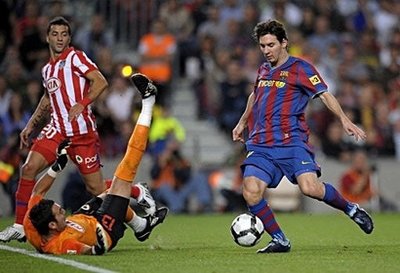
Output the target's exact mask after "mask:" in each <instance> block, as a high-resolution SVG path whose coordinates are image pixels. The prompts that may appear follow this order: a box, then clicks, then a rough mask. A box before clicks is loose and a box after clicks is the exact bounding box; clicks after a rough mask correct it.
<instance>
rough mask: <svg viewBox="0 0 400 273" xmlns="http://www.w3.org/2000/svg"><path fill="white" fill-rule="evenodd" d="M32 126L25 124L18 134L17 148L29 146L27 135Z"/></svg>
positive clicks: (30, 131)
mask: <svg viewBox="0 0 400 273" xmlns="http://www.w3.org/2000/svg"><path fill="white" fill-rule="evenodd" d="M32 131H33V128H32V127H31V126H28V125H27V126H26V127H25V128H24V129H23V130H22V131H21V133H20V134H19V139H20V142H19V148H20V149H22V148H24V147H28V146H29V136H30V135H31V133H32Z"/></svg>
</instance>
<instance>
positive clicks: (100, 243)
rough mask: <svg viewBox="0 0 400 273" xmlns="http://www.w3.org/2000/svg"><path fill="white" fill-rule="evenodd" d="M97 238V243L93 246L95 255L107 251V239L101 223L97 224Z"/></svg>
mask: <svg viewBox="0 0 400 273" xmlns="http://www.w3.org/2000/svg"><path fill="white" fill-rule="evenodd" d="M96 238H97V243H96V245H95V246H93V247H92V254H93V255H103V254H104V252H106V240H107V238H106V237H105V233H104V230H103V228H102V227H101V226H100V224H97V226H96Z"/></svg>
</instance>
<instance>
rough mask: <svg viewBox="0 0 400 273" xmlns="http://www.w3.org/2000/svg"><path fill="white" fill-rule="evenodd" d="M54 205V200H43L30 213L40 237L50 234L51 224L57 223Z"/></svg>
mask: <svg viewBox="0 0 400 273" xmlns="http://www.w3.org/2000/svg"><path fill="white" fill-rule="evenodd" d="M53 205H54V201H53V200H49V199H42V200H40V202H39V203H38V204H36V205H34V206H33V207H32V209H31V211H30V212H29V219H30V220H31V222H32V224H33V226H34V227H35V228H36V230H37V231H38V232H39V234H40V235H48V234H49V232H50V229H49V223H50V222H52V221H56V218H55V217H54V215H53V210H52V208H53Z"/></svg>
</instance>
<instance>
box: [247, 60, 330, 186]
mask: <svg viewBox="0 0 400 273" xmlns="http://www.w3.org/2000/svg"><path fill="white" fill-rule="evenodd" d="M327 89H328V87H327V85H326V84H325V82H324V81H323V80H322V78H321V76H320V75H319V73H318V72H317V71H316V69H315V67H314V66H313V65H311V64H310V63H307V62H306V61H304V60H302V59H299V58H296V57H293V56H290V57H289V58H288V60H287V61H286V62H285V63H284V64H282V65H281V66H280V67H277V68H276V69H273V68H271V65H270V64H269V63H268V62H266V63H264V64H263V65H262V66H261V67H260V68H259V70H258V77H257V80H256V83H255V88H254V96H255V100H254V106H253V108H252V112H251V115H250V117H249V120H250V125H249V128H251V129H250V130H249V139H248V140H247V142H246V147H247V150H248V151H250V152H251V153H252V156H248V157H247V159H246V161H245V163H246V164H251V162H253V161H254V160H255V161H257V160H258V159H257V156H256V155H257V153H258V152H260V153H264V152H266V153H271V154H272V155H273V156H274V158H278V156H279V155H280V156H281V157H282V158H283V159H284V160H286V158H294V159H295V160H293V162H290V164H288V165H289V166H291V167H292V168H293V170H291V172H286V173H284V174H285V175H286V176H287V177H288V178H291V180H292V181H295V180H296V179H295V177H296V176H298V175H299V174H301V173H302V172H306V171H316V172H318V173H320V167H319V165H318V164H317V163H316V162H315V160H314V156H313V153H312V149H311V147H310V146H309V144H308V138H309V128H308V126H307V123H306V120H305V109H306V106H307V103H308V101H309V99H310V98H315V97H317V96H318V95H320V94H322V93H323V92H327ZM287 146H288V147H293V148H294V147H299V148H300V147H301V149H304V150H305V151H307V153H305V154H304V157H303V158H298V157H296V156H294V155H298V156H299V155H303V153H293V151H294V150H289V151H288V152H286V151H287V150H286V149H281V148H284V147H287ZM304 162H308V164H302V163H304ZM280 179H281V177H280V176H276V177H275V179H274V180H273V181H272V182H271V183H270V184H269V187H270V188H272V187H276V186H277V185H278V183H279V182H280Z"/></svg>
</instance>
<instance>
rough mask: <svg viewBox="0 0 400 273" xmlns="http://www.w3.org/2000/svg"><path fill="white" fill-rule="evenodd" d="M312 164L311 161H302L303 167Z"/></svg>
mask: <svg viewBox="0 0 400 273" xmlns="http://www.w3.org/2000/svg"><path fill="white" fill-rule="evenodd" d="M311 163H312V162H311V161H301V164H302V165H307V164H311Z"/></svg>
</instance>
